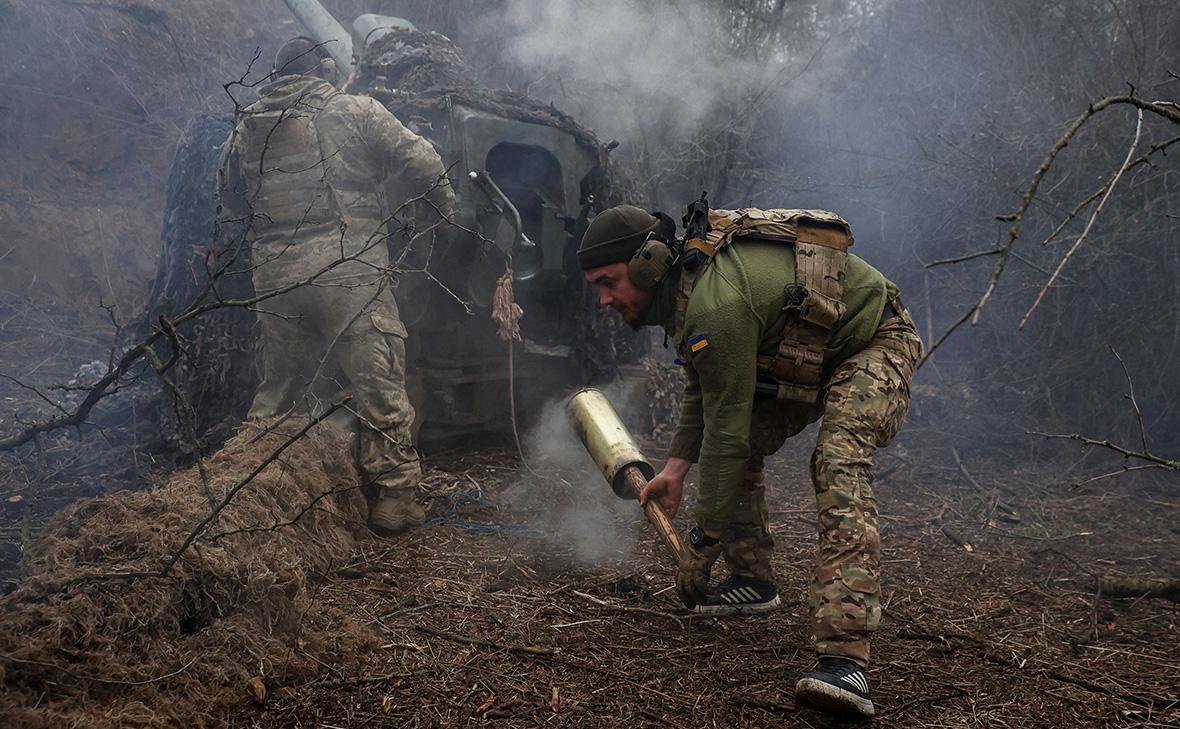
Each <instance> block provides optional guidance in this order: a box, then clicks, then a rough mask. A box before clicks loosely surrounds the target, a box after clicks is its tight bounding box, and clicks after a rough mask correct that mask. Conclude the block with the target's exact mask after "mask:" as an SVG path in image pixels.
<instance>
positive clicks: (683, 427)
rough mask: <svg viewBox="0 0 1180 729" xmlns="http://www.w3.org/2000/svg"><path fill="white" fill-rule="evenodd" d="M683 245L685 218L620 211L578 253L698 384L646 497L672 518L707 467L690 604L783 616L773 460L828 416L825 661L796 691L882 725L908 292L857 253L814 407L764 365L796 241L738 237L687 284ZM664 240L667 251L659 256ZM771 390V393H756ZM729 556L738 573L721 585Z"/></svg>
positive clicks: (910, 331)
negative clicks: (884, 559) (879, 484)
mask: <svg viewBox="0 0 1180 729" xmlns="http://www.w3.org/2000/svg"><path fill="white" fill-rule="evenodd" d="M722 212H725V211H722ZM738 212H739V213H740V212H742V211H738ZM758 212H762V211H758ZM772 212H773V211H772ZM787 212H790V211H787ZM804 212H815V211H804ZM819 214H820V215H829V216H831V217H832V218H833V219H835V220H839V219H838V217H836V216H834V215H831V214H827V213H822V212H821V213H819ZM710 218H711V219H712V214H710ZM840 222H843V221H840ZM844 225H846V224H844ZM674 239H675V223H674V222H672V221H671V220H670V219H668V218H667V217H666V216H662V215H659V214H657V215H654V216H653V215H651V214H648V213H647V212H645V211H643V210H641V209H639V208H635V207H632V206H625V205H624V206H618V207H616V208H611V209H610V210H607V211H605V212H603V213H602V214H601V215H599V216H598V217H597V218H596V219H595V220H594V221H593V223H592V224H591V225H590V227H589V229H588V230H587V232H586V234H585V237H584V238H583V240H582V242H581V245H580V247H579V250H578V257H579V262H580V264H581V267H582V269H583V271H585V273H586V278H587V280H588V281H589V282H590V283H592V284H593V285H595V286H596V287H597V288H598V291H599V303H600V304H602V305H604V306H610V307H612V308H614V309H615V310H616V311H617V312H618V313H619V314H620V315H621V316H622V317H623V319H624V320H626V321H627V322H628V323H630V324H631V325H632V326H633V327H635V328H639V327H640V326H644V325H647V326H662V327H663V328H664V329H665V332H666V333H667V335H668V336H669V337H671V338H672V340H673V342H675V345H676V348H677V351H678V353H679V358H678V359H679V360H680V361H681V363H682V364H683V365H684V367H685V371H686V374H687V380H688V384H687V387H686V389H685V393H684V398H683V404H682V411H681V415H680V421H679V423H678V425H677V428H676V431H675V434H674V435H673V437H672V442H671V445H670V447H669V449H668V456H669V458H668V462H667V465H666V466H665V467H664V469H663V470H662V471H661V472H660V473H659V474H658V475H657V476H656V477H655V478H654V479H652V481H651V482H650V483H649V484H648V486H647V488H646V489H645V490H644V493H643V495H642V497H641V498H642V499H643V500H645V501H646V499H649V498H654V499H658V501H659V502H660V503H661V505H662V506H663V507H664V509H665V510H666V511H667V512H668V513H669V515H674V514H675V513H676V510H677V508H678V506H679V504H680V499H681V492H682V489H683V485H684V478H685V475H686V474H687V472H688V470H689V468H690V467H691V465H692V464H693V463H694V462H696V463H699V465H700V478H699V487H698V507H697V510H696V513H695V514H694V516H695V519H696V527H694V528H693V529H692V530H691V531H690V533H689V535H688V538H687V539H686V540H685V541H686V544H687V548H686V551H685V556H684V557H683V559H682V560H681V563H680V567H679V572H678V576H677V587H678V591H679V593H680V596H681V598H682V599H683V600H684V601H685V603H686V604H687V605H689V606H690V607H693V608H694V609H695V610H697V611H699V612H705V613H711V614H726V613H734V612H758V611H762V610H767V609H772V608H773V607H774V606H776V605H778V603H779V598H778V594H777V590H776V588H775V585H774V581H773V580H774V576H773V572H772V568H771V560H770V558H771V552H772V549H773V546H774V542H773V540H772V538H771V536H770V533H769V531H768V529H767V509H766V499H765V489H764V487H763V483H762V471H763V462H764V460H765V457H766V456H767V455H770V454H772V453H774V452H775V451H777V450H778V449H779V448H780V447H781V446H782V444H783V442H784V441H785V440H786V438H788V437H790V436H792V435H796V434H797V433H799V432H800V431H801V430H803V428H804V427H806V426H807V425H808V424H809V423H812V422H815V421H816V420H820V421H821V424H820V429H819V436H818V438H817V442H816V448H815V451H814V454H813V456H812V460H811V475H812V482H813V485H814V487H815V493H816V500H817V505H818V510H819V553H818V557H817V560H816V564H815V569H814V573H813V579H812V584H811V600H810V606H811V617H812V630H813V638H814V642H815V649H816V652H817V653H818V654H819V657H820V662H819V665H818V667H817V669H816V670H815V671H813V672H811V673H809V674H807V675H806V676H804V678H803V679H802V680H800V681H799V684H798V685H797V687H796V696H797V699H798V700H799V701H800V703H802V704H805V705H809V706H812V707H814V708H818V709H821V710H825V711H828V712H830V713H833V714H837V715H842V716H845V717H851V718H866V717H869V716H872V715H873V713H874V709H873V705H872V701H871V699H870V696H869V686H868V682H867V679H866V677H865V673H864V669H865V668H866V667H867V666H868V661H869V636H870V635H871V633H872V632H873V630H874V629H876V627H877V623H878V621H879V620H880V617H881V607H880V603H879V601H878V593H879V591H880V577H879V555H880V538H879V534H878V526H877V510H876V502H875V499H874V496H873V490H872V473H871V470H870V469H871V466H872V459H873V451H874V450H875V449H876V448H882V447H884V446H886V445H888V444H889V442H890V440H892V438H893V437H894V435H896V433H897V432H898V430H899V429H900V427H901V425H902V422H903V421H904V419H905V415H906V411H907V409H908V405H909V388H910V380H911V378H912V376H913V371H914V367H915V364H916V361H917V359H918V358H919V356H920V354H921V341H920V339H919V338H918V336H917V334H916V332H915V330H914V325H913V322H912V321H911V319H910V316H909V314H908V313H906V311H905V309H904V308H903V307H902V306H901V303H900V299H899V296H898V289H897V287H896V286H895V285H894V284H893V283H892V282H890V281H889V280H887V279H886V278H885V277H884V276H883V275H881V273H879V272H878V271H877V270H876V269H874V268H873V267H872V266H870V265H869V264H867V263H866V262H864V261H863V260H861V259H860V258H857V257H856V256H852V255H847V261H846V267H845V268H844V270H843V272H842V273H841V274H839V275H838V276H835V277H834V278H838V279H839V280H840V283H841V284H842V286H841V289H840V296H839V300H840V304H839V305H838V306H837V307H836V310H837V311H840V312H842V313H841V314H840V316H839V317H838V319H837V320H835V323H834V324H833V326H832V327H831V331H830V332H828V333H827V335H826V341H822V342H819V343H818V345H819V346H818V348H817V351H820V352H822V365H819V363H818V362H817V365H819V366H820V369H819V370H817V374H818V373H820V372H822V379H821V380H820V382H821V384H820V387H819V390H818V392H819V394H818V396H817V397H816V399H815V401H814V402H812V403H810V404H808V403H800V402H794V401H791V400H788V399H783V398H782V397H781V396H779V397H776V396H775V393H776V392H780V391H779V390H776V387H777V385H776V384H775V383H773V382H772V383H767V382H766V381H765V377H764V375H763V373H762V371H761V368H762V363H763V362H765V361H767V360H768V358H770V357H771V356H772V355H773V354H774V353H775V352H776V351H777V350H778V348H779V346H780V343H781V342H782V340H783V339H784V332H785V331H786V327H787V326H788V325H790V324H791V323H792V321H793V320H792V319H791V317H794V316H797V313H795V312H794V311H792V307H791V306H790V305H789V302H788V301H787V298H788V296H789V291H790V283H791V282H797V281H798V280H799V277H798V275H797V273H798V272H797V266H796V257H797V256H796V249H797V248H799V246H791V245H784V243H783V242H781V241H779V242H768V241H766V240H759V239H757V238H752V237H741V236H740V235H739V236H738V237H735V238H733V240H732V242H730V243H729V244H728V245H725V247H722V248H719V249H717V250H716V251H715V255H714V256H713V257H712V258H711V259H709V260H708V262H707V263H706V264H705V265H704V266H703V267H701V268H700V269H699V270H696V271H694V272H692V273H691V274H690V273H688V272H686V271H685V268H684V256H679V257H678V249H677V245H676V244H675V243H674V242H673V241H674ZM800 240H802V239H800ZM653 241H654V244H653ZM660 241H669V242H672V245H670V246H669V247H668V248H667V249H665V248H660V247H659V242H660ZM848 241H849V244H850V241H851V235H850V234H849V236H848ZM653 252H654V253H655V254H656V255H655V256H654V257H653V256H652V253H653ZM665 252H666V253H667V254H668V257H667V258H665V259H664V260H662V261H661V260H659V259H661V258H663V256H664V253H665ZM653 258H654V259H655V264H653ZM653 265H654V266H655V267H654V268H653ZM690 276H691V278H686V277H690ZM813 294H814V292H813ZM817 359H818V358H817ZM767 385H769V386H770V387H769V395H766V396H763V395H760V394H759V393H760V392H763V393H765V392H767ZM719 556H720V557H723V558H724V560H725V562H726V563H727V565H728V567H729V571H730V578H729V579H728V580H726V581H725V582H723V583H721V584H719V585H717V586H716V587H715V588H714V589H712V590H710V589H708V582H709V574H710V569H711V567H712V565H713V563H714V561H715V560H716V559H717V558H718V557H719Z"/></svg>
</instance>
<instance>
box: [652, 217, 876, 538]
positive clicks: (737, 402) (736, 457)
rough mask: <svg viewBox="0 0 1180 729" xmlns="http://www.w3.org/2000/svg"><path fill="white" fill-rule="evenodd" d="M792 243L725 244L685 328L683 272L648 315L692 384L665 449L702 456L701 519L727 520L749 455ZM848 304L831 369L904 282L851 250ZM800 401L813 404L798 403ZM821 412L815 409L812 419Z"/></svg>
mask: <svg viewBox="0 0 1180 729" xmlns="http://www.w3.org/2000/svg"><path fill="white" fill-rule="evenodd" d="M794 274H795V256H794V252H793V251H792V250H791V249H790V248H789V247H787V246H784V245H782V244H779V243H765V242H759V241H754V240H740V239H739V240H738V241H735V242H734V243H733V244H731V245H729V246H726V247H725V248H723V249H721V251H720V252H719V253H718V254H717V256H716V257H715V258H714V259H713V260H712V262H711V263H710V264H709V266H708V267H707V268H706V269H705V270H704V271H703V272H702V273H701V274H700V275H699V278H698V280H697V282H696V284H695V286H694V287H693V290H692V293H691V295H690V296H689V299H688V308H687V310H686V311H685V315H684V327H683V329H682V330H681V331H675V299H676V292H677V289H678V288H679V282H678V280H677V277H676V276H670V277H669V279H667V280H665V281H664V282H663V283H662V284H661V285H660V287H659V289H658V290H657V292H656V300H655V302H654V303H653V306H652V308H651V310H650V311H649V312H648V315H647V323H649V324H655V325H660V326H663V327H664V329H665V331H666V332H667V333H668V335H669V336H670V337H672V339H673V341H674V342H675V345H676V349H677V351H678V353H679V359H680V360H681V361H682V362H683V364H684V367H685V373H686V374H687V378H688V384H687V386H686V387H685V391H684V397H683V400H682V403H681V411H680V421H679V422H678V423H677V426H676V432H675V433H674V434H673V436H672V443H671V445H670V446H669V448H668V455H669V456H672V457H677V458H684V459H687V460H690V461H695V462H699V465H700V487H699V493H698V500H697V503H698V506H697V511H696V515H695V516H696V520H697V523H698V524H700V525H701V527H702V528H704V529H709V530H723V529H725V528H726V526H727V525H728V523H729V519H730V515H731V514H732V513H733V509H734V503H735V501H736V499H737V496H738V494H739V489H740V488H741V483H742V477H743V474H744V472H745V468H746V461H747V459H748V458H749V455H750V420H751V415H752V412H753V408H754V397H755V396H754V385H755V381H756V379H757V371H756V368H757V357H758V355H759V354H774V352H775V351H776V350H777V349H778V344H779V341H780V340H781V339H782V331H783V327H784V325H785V324H786V316H788V315H787V314H786V313H784V312H783V311H782V309H783V305H784V304H785V303H786V293H785V291H784V283H785V282H789V281H793V280H794V279H795V275H794ZM846 276H847V278H846V280H845V284H844V293H843V297H842V300H843V301H844V304H845V305H846V307H847V309H846V311H845V314H844V316H843V317H842V318H841V319H840V321H839V323H838V324H837V325H836V329H835V331H834V332H833V333H832V337H831V339H830V340H829V342H828V343H827V346H826V348H825V357H824V372H825V377H826V376H830V375H831V373H832V371H834V370H835V369H836V366H837V365H839V363H840V362H842V361H844V360H845V359H847V358H848V357H849V356H851V355H852V354H854V353H856V352H858V351H860V350H861V349H863V348H864V347H865V346H867V345H868V343H869V341H870V340H871V339H872V338H873V334H874V333H875V332H876V331H877V326H878V324H879V323H880V321H881V315H882V313H883V312H884V309H885V306H886V304H887V303H888V302H889V301H890V299H892V298H894V297H896V296H897V287H896V286H895V285H894V284H893V283H892V282H890V281H889V280H888V279H886V278H885V277H884V276H883V275H882V274H881V273H880V272H879V271H877V270H876V269H875V268H873V267H872V266H870V265H869V264H868V263H866V262H865V261H864V260H862V259H861V258H859V257H857V256H855V255H849V260H848V268H847V271H846ZM800 407H808V406H804V405H800ZM816 417H818V412H816V413H814V414H812V415H811V417H810V418H809V419H810V420H814V419H815V418H816Z"/></svg>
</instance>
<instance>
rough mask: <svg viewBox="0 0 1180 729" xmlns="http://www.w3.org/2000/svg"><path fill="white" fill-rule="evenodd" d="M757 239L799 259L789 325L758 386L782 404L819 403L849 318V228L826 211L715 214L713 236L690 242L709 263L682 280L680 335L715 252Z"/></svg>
mask: <svg viewBox="0 0 1180 729" xmlns="http://www.w3.org/2000/svg"><path fill="white" fill-rule="evenodd" d="M741 240H759V241H769V242H774V243H781V244H783V245H786V246H790V247H791V248H792V249H794V253H795V280H794V281H787V282H784V286H783V292H784V294H785V296H786V303H785V305H784V306H783V311H784V312H786V313H787V317H786V319H787V323H786V326H785V327H784V328H783V338H782V341H781V342H780V343H779V346H778V351H776V352H775V353H774V354H773V355H759V356H758V378H759V380H771V381H773V382H774V383H775V384H776V385H777V392H776V396H777V397H778V399H780V400H788V401H791V402H798V403H806V404H815V403H816V402H818V401H819V395H820V388H821V385H822V384H823V362H824V348H825V345H827V343H828V341H829V340H830V339H831V337H832V333H833V332H834V331H835V329H836V325H837V323H838V322H839V321H840V318H841V317H842V316H843V315H844V308H845V307H844V303H843V301H842V300H841V299H842V297H843V294H844V278H845V270H846V269H847V267H848V249H849V247H851V246H852V243H853V238H852V228H851V227H850V226H849V225H848V222H847V221H846V220H844V219H843V218H841V217H840V216H839V215H836V214H835V213H831V212H828V211H826V210H784V209H773V210H760V209H758V208H739V209H737V210H710V211H709V233H708V235H707V236H706V237H705V238H704V239H703V240H701V239H698V240H694V241H691V242H690V243H689V244H688V247H689V248H691V249H695V250H699V251H700V252H701V253H703V254H704V256H705V261H704V263H702V264H701V265H700V266H698V267H697V269H696V270H695V271H692V272H689V271H684V272H682V274H681V276H680V290H679V292H678V294H677V297H676V332H677V335H678V336H683V335H684V333H685V332H684V316H685V312H686V311H687V309H688V297H689V296H690V295H691V294H692V291H693V288H694V287H695V286H696V282H697V281H698V280H699V278H700V276H701V274H702V273H703V272H704V271H705V269H707V268H708V267H709V265H710V264H711V263H712V261H713V258H714V257H715V256H716V255H717V252H718V251H720V250H721V249H722V248H724V247H726V246H728V245H731V244H732V243H734V242H735V241H736V242H738V243H739V244H740V241H741Z"/></svg>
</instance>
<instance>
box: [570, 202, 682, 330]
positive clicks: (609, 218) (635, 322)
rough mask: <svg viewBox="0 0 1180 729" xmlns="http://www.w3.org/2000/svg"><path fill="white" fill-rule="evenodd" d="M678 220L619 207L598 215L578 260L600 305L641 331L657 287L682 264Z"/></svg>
mask: <svg viewBox="0 0 1180 729" xmlns="http://www.w3.org/2000/svg"><path fill="white" fill-rule="evenodd" d="M675 238H676V223H675V221H673V220H672V219H671V218H669V217H667V216H666V215H663V214H662V213H654V214H653V213H649V212H647V211H645V210H643V209H642V208H637V207H635V206H634V205H617V206H615V207H613V208H610V209H609V210H605V211H603V212H602V213H600V214H599V215H598V216H597V217H595V218H594V221H593V222H591V223H590V227H589V228H587V229H586V234H585V235H584V236H582V242H581V245H579V246H578V264H579V265H580V266H581V268H582V271H583V272H584V273H585V274H586V280H587V281H589V282H590V283H592V284H594V286H595V287H597V289H598V304H599V305H600V306H609V307H610V308H612V309H614V310H615V311H616V312H618V314H619V316H621V317H622V318H623V321H625V322H627V323H628V324H630V325H631V326H632V327H633V328H636V329H638V328H639V327H640V326H642V325H643V319H644V315H645V314H646V313H647V310H648V308H649V307H650V306H651V302H652V298H653V296H654V294H655V289H656V287H657V286H659V284H660V282H661V281H662V280H663V279H664V277H665V276H666V275H667V274H668V271H670V270H671V269H672V267H673V265H675V263H676V253H675V250H676V247H675Z"/></svg>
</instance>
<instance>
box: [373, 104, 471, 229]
mask: <svg viewBox="0 0 1180 729" xmlns="http://www.w3.org/2000/svg"><path fill="white" fill-rule="evenodd" d="M368 102H370V103H371V104H372V107H371V109H370V113H369V115H368V118H369V124H368V126H367V129H366V130H365V131H366V133H365V141H366V142H367V143H368V144H369V145H370V146H371V152H372V154H373V155H374V157H376V158H377V159H379V160H381V164H382V167H383V171H384V178H385V179H387V180H397V181H398V182H399V183H400V185H401V186H402V187H403V188H404V189H405V190H407V191H408V192H411V193H412V194H414V195H420V194H422V193H424V192H425V193H427V197H428V198H429V199H430V201H431V202H432V203H434V205H435V206H436V207H437V208H438V209H439V210H441V211H442V212H443V213H444V214H449V213H450V212H451V209H452V207H453V206H454V202H455V196H454V193H453V192H452V191H451V188H450V186H449V185H448V184H446V181H445V180H443V181H442V184H441V185H440V184H439V183H440V178H441V177H442V175H443V173H444V172H445V169H444V167H443V162H442V158H441V157H439V156H438V152H436V151H435V149H434V147H433V146H432V145H431V144H430V142H428V141H426V140H425V139H424V138H422V137H421V136H419V135H417V134H415V133H413V132H412V131H410V130H409V129H408V128H406V126H405V125H404V124H402V123H401V122H400V121H398V118H397V117H396V116H394V115H393V114H392V113H391V112H390V111H389V110H388V109H386V108H385V107H384V106H382V105H381V104H380V103H379V102H378V101H377V100H376V99H368ZM427 191H429V192H427ZM400 202H401V201H397V202H395V205H397V204H400Z"/></svg>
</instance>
